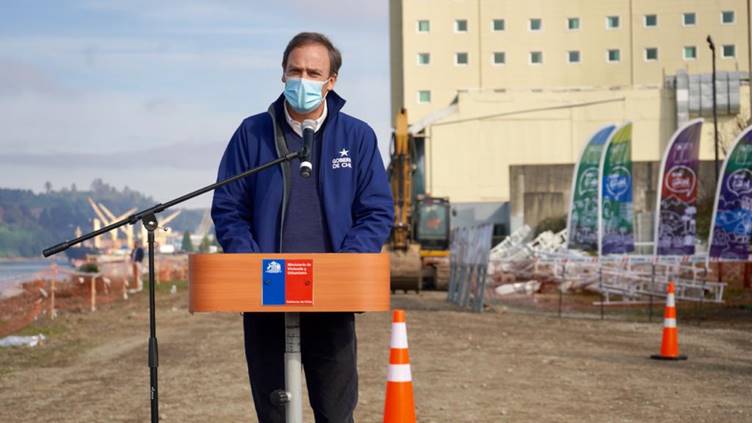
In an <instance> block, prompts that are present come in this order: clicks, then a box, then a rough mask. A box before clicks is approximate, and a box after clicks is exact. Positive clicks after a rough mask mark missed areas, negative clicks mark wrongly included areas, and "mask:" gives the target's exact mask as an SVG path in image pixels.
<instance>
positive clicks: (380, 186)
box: [340, 127, 394, 253]
mask: <svg viewBox="0 0 752 423" xmlns="http://www.w3.org/2000/svg"><path fill="white" fill-rule="evenodd" d="M360 150H361V151H360V154H359V155H358V163H357V169H358V174H357V187H356V188H355V197H354V198H353V203H352V217H353V226H352V228H350V230H349V231H348V232H347V234H346V235H345V238H344V240H343V242H342V247H341V248H340V252H344V253H346V252H352V253H378V252H379V251H381V247H382V245H383V244H384V242H385V241H386V239H387V238H388V237H389V233H390V231H391V230H392V224H393V222H394V202H393V200H392V191H391V188H390V186H389V180H388V179H387V176H386V170H385V169H384V162H383V161H382V160H381V154H380V153H379V148H378V142H377V140H376V134H375V133H374V132H373V130H372V129H371V128H370V127H369V128H368V131H367V132H366V134H365V136H364V139H363V140H362V144H361V149H360Z"/></svg>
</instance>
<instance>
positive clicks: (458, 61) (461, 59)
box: [454, 52, 467, 65]
mask: <svg viewBox="0 0 752 423" xmlns="http://www.w3.org/2000/svg"><path fill="white" fill-rule="evenodd" d="M454 64H455V65H466V64H467V53H466V52H460V53H455V54H454Z"/></svg>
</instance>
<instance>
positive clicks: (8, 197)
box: [0, 179, 204, 257]
mask: <svg viewBox="0 0 752 423" xmlns="http://www.w3.org/2000/svg"><path fill="white" fill-rule="evenodd" d="M47 188H48V189H47V192H46V193H40V194H35V193H34V192H32V191H29V190H19V189H8V188H0V257H34V256H40V255H41V251H42V249H44V248H46V247H49V246H51V245H53V244H56V243H58V242H61V241H65V240H68V239H71V238H73V237H74V232H75V230H76V227H80V228H81V230H82V231H83V232H84V233H85V232H88V231H90V230H92V225H93V219H94V218H95V217H96V215H95V214H94V211H93V210H92V209H91V206H90V205H89V203H88V201H87V198H89V197H91V198H92V199H94V200H95V201H96V202H98V203H102V204H104V205H105V206H106V207H107V208H108V209H109V210H111V211H112V213H114V214H115V215H119V214H121V213H124V212H125V211H127V210H128V209H130V208H132V207H135V208H137V210H142V209H145V208H147V207H151V206H153V205H154V204H156V202H155V201H154V199H152V198H151V197H147V196H145V195H143V194H141V193H139V192H137V191H134V190H131V189H129V188H128V187H125V188H123V189H122V190H118V189H117V188H115V187H112V186H110V185H108V184H107V183H105V182H103V181H102V180H101V179H96V180H94V182H92V183H91V187H90V188H89V190H87V191H79V190H77V189H76V187H75V186H71V187H70V188H62V189H60V190H58V191H55V190H52V189H51V186H50V185H48V186H47ZM203 213H204V210H183V212H182V213H181V214H180V215H179V216H178V217H177V218H176V219H175V220H174V221H173V222H171V223H170V225H169V226H170V227H171V228H173V229H174V230H177V231H180V232H183V231H186V230H188V231H193V230H194V229H195V228H196V227H197V226H198V224H199V222H200V221H201V217H202V215H203Z"/></svg>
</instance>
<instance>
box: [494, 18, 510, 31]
mask: <svg viewBox="0 0 752 423" xmlns="http://www.w3.org/2000/svg"><path fill="white" fill-rule="evenodd" d="M505 29H506V22H504V19H494V20H492V21H491V31H504V30H505Z"/></svg>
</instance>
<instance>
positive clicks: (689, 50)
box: [683, 46, 697, 60]
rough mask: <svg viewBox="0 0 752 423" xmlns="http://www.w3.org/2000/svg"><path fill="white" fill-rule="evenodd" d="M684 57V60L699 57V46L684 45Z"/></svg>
mask: <svg viewBox="0 0 752 423" xmlns="http://www.w3.org/2000/svg"><path fill="white" fill-rule="evenodd" d="M683 57H684V60H695V59H697V47H695V46H686V47H684V53H683Z"/></svg>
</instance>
